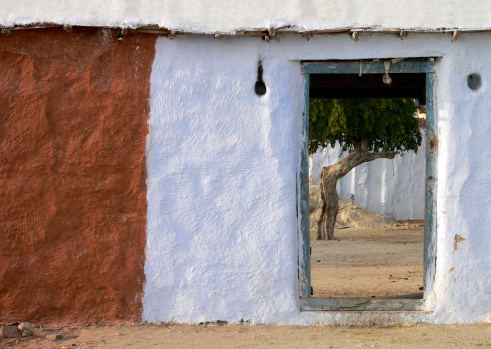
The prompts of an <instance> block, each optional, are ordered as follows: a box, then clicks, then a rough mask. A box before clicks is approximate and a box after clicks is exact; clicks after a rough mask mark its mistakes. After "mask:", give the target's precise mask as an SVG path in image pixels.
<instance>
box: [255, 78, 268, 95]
mask: <svg viewBox="0 0 491 349" xmlns="http://www.w3.org/2000/svg"><path fill="white" fill-rule="evenodd" d="M254 91H255V92H256V94H257V95H258V96H262V95H264V94H266V85H265V84H264V82H263V81H256V84H255V86H254Z"/></svg>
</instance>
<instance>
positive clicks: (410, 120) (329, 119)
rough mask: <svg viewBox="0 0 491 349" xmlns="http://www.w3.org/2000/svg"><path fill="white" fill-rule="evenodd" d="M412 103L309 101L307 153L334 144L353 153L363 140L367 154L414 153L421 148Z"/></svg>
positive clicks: (383, 100)
mask: <svg viewBox="0 0 491 349" xmlns="http://www.w3.org/2000/svg"><path fill="white" fill-rule="evenodd" d="M415 113H416V106H415V104H414V101H413V100H411V99H313V98H312V99H310V105H309V117H310V120H309V129H310V130H309V150H310V152H311V153H313V152H315V151H316V150H317V149H319V148H321V147H325V146H327V145H330V146H332V147H334V146H335V145H336V142H337V143H339V144H340V146H341V147H342V149H343V150H344V151H349V152H351V151H353V149H354V148H355V145H357V144H360V143H361V141H362V140H365V141H366V142H367V147H368V151H371V152H377V151H391V152H392V151H399V152H404V151H410V150H412V151H414V152H417V150H418V147H419V146H420V145H421V140H422V137H421V132H420V130H419V126H418V120H417V119H416V118H415V117H414V114H415Z"/></svg>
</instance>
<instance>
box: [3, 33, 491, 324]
mask: <svg viewBox="0 0 491 349" xmlns="http://www.w3.org/2000/svg"><path fill="white" fill-rule="evenodd" d="M115 34H116V32H110V31H107V30H97V29H81V28H74V31H73V32H71V33H66V32H64V31H61V30H57V29H51V30H34V31H22V32H21V31H19V32H14V33H13V34H12V35H6V36H2V37H0V43H1V46H0V55H1V59H0V72H1V74H0V82H1V83H0V89H1V92H2V93H0V111H1V112H0V122H1V127H0V142H1V143H0V144H1V147H0V224H1V227H2V231H1V233H2V238H3V239H2V243H3V245H2V248H0V309H2V312H1V313H0V322H9V321H19V320H22V321H25V320H27V321H35V322H49V321H57V322H70V321H76V322H84V321H90V322H96V321H103V320H106V321H118V320H120V319H123V320H138V319H140V318H141V319H142V320H147V321H178V322H184V323H197V322H201V321H216V320H225V321H231V322H239V321H241V320H244V321H251V322H252V323H270V324H271V323H272V324H300V325H308V324H328V323H330V324H332V323H336V324H371V323H382V324H409V323H417V322H421V321H426V322H434V323H455V322H463V323H466V322H467V323H468V322H480V321H488V322H489V321H491V257H490V256H491V255H490V253H489V251H490V246H491V236H490V235H489V234H488V231H489V229H488V226H490V225H491V213H490V212H491V210H489V207H491V205H490V204H491V202H490V200H491V199H490V198H491V186H490V180H489V173H490V170H491V168H490V166H491V165H490V162H489V158H490V156H491V154H490V151H491V150H490V149H491V147H490V144H489V143H490V137H489V134H490V133H491V132H490V131H491V123H490V118H489V110H491V98H490V97H489V96H490V93H489V83H488V81H487V79H488V76H490V75H491V68H490V67H489V65H488V64H487V62H489V61H490V60H491V48H488V47H487V46H486V45H485V44H483V43H485V42H487V41H488V40H489V39H490V37H491V35H490V34H462V35H461V36H459V38H458V40H457V41H451V38H450V37H449V36H448V35H447V34H432V35H430V34H423V35H410V36H409V37H407V38H406V39H404V40H401V39H400V38H399V37H397V36H395V35H381V34H379V35H375V34H374V35H363V36H361V37H360V39H359V40H358V41H353V40H352V39H351V38H350V36H348V35H336V36H315V37H313V38H312V39H310V40H307V39H306V38H303V37H301V36H280V37H279V39H278V40H276V41H271V42H269V43H266V42H264V41H262V40H261V38H225V39H223V40H215V39H211V38H206V37H203V36H178V37H177V38H176V39H174V40H170V39H168V38H164V37H161V38H158V39H157V40H156V37H155V36H148V35H144V34H135V33H130V34H129V35H128V36H127V37H126V38H125V39H124V41H117V40H115V38H114V35H115ZM425 56H431V57H437V60H436V62H435V73H436V77H437V82H436V135H437V151H436V154H437V163H436V167H437V191H436V207H437V217H436V220H435V221H436V222H437V230H436V240H435V244H436V251H437V252H436V253H437V256H436V257H437V258H436V276H435V282H434V288H433V289H431V290H427V299H426V301H425V308H426V310H427V312H425V313H404V312H402V313H398V312H391V313H387V312H319V311H316V312H300V311H299V284H298V258H299V250H300V246H299V244H300V242H299V232H298V228H299V217H298V216H297V203H298V197H297V186H298V182H297V178H298V174H299V170H300V150H301V144H302V139H303V138H302V137H304V135H302V134H301V132H300V130H301V119H302V111H303V108H304V103H305V100H304V94H303V91H302V88H303V81H302V75H301V68H300V61H301V60H329V59H340V60H343V59H370V58H397V57H425ZM259 60H262V62H263V67H264V81H265V84H266V87H267V93H266V94H265V95H264V96H262V97H258V96H257V95H256V94H255V93H254V84H255V81H256V77H257V66H258V61H259ZM475 72H477V73H480V74H481V76H482V77H483V85H482V87H481V88H480V89H479V90H478V91H471V90H470V89H469V88H468V87H467V84H466V79H467V75H468V74H469V73H475ZM393 78H394V77H393ZM147 122H148V123H147ZM457 234H458V235H459V236H460V237H462V238H463V239H465V240H462V239H459V238H458V236H457ZM456 239H457V240H458V241H461V242H457V243H456Z"/></svg>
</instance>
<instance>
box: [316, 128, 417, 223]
mask: <svg viewBox="0 0 491 349" xmlns="http://www.w3.org/2000/svg"><path fill="white" fill-rule="evenodd" d="M340 155H341V157H340ZM346 155H347V153H343V154H341V148H340V147H339V145H336V147H335V148H331V147H326V148H323V149H319V150H318V151H317V152H316V153H314V154H313V156H312V157H311V158H309V171H310V172H309V175H310V177H311V179H312V182H313V183H316V184H318V183H320V175H321V171H322V168H323V167H326V166H329V165H333V164H335V163H336V162H338V161H339V160H340V159H342V158H343V157H344V156H346ZM425 166H426V155H425V143H424V132H423V143H422V144H421V146H420V147H419V150H418V153H417V154H415V153H414V152H406V153H405V154H404V155H403V156H401V155H397V156H396V157H395V158H394V159H377V160H374V161H371V162H368V163H365V164H362V165H360V166H357V167H355V168H354V169H352V170H351V171H350V172H349V173H348V174H347V175H346V176H344V177H343V178H341V179H340V180H339V181H338V185H337V191H338V194H339V197H340V198H341V199H343V200H346V201H350V202H354V203H355V204H357V205H360V206H362V207H364V208H366V209H368V210H370V211H372V212H376V213H380V214H382V215H384V216H386V217H388V218H391V219H394V220H398V221H399V220H409V219H410V220H416V219H424V215H425V181H426V180H425Z"/></svg>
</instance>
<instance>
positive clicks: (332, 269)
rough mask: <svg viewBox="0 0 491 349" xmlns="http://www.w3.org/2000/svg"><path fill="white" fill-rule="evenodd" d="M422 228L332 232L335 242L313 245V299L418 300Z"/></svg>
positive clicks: (415, 224)
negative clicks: (382, 298)
mask: <svg viewBox="0 0 491 349" xmlns="http://www.w3.org/2000/svg"><path fill="white" fill-rule="evenodd" d="M422 225H423V223H422V222H418V223H414V222H412V223H410V224H408V225H407V226H401V227H389V228H367V229H365V228H346V229H335V232H334V236H335V237H336V238H339V239H340V240H339V241H336V240H332V241H317V240H312V241H311V242H310V245H311V247H312V256H311V282H312V287H313V288H314V295H313V297H367V296H368V297H402V298H421V297H422V293H423V290H422V287H423V250H424V248H423V238H424V231H423V226H422Z"/></svg>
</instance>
